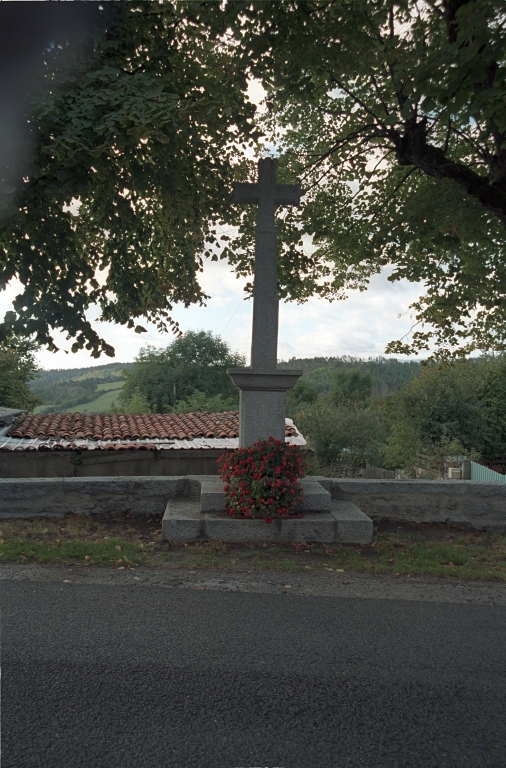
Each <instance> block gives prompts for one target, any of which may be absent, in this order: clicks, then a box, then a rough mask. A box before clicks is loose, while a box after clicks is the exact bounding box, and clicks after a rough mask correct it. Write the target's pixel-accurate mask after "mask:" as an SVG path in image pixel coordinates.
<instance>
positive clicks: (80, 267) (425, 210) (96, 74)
mask: <svg viewBox="0 0 506 768" xmlns="http://www.w3.org/2000/svg"><path fill="white" fill-rule="evenodd" d="M100 9H101V10H100V13H99V14H97V20H96V22H95V27H94V28H93V29H92V30H91V31H88V32H87V34H86V37H85V39H83V41H82V45H81V46H77V47H75V50H74V49H73V50H74V53H73V55H72V56H71V55H69V54H68V51H67V47H66V43H65V40H63V39H62V40H61V42H58V40H57V41H56V42H57V44H55V45H54V46H53V47H52V48H51V49H50V50H47V51H46V52H45V60H46V75H45V83H46V87H45V91H44V93H43V94H42V95H41V97H40V98H39V100H38V101H37V102H36V103H35V104H34V105H33V106H32V108H31V111H30V114H29V115H28V117H29V119H30V125H31V126H32V139H33V141H34V142H35V147H36V152H35V163H34V165H33V168H32V170H31V172H30V174H29V175H28V176H26V177H25V178H24V181H23V182H22V183H20V184H18V185H17V186H15V187H13V189H12V190H11V193H12V194H11V201H10V209H9V210H10V215H9V216H8V217H6V218H5V219H4V221H3V223H1V224H0V227H1V228H0V285H2V286H5V285H6V284H7V283H8V282H9V281H11V280H12V279H13V278H14V277H17V278H18V279H19V280H20V281H21V283H22V285H23V292H22V293H21V294H20V295H19V296H18V297H17V298H16V300H15V304H14V311H13V312H11V313H8V314H7V315H6V318H5V321H4V323H3V324H2V325H1V326H0V333H2V334H3V336H4V337H7V336H8V334H9V333H12V332H16V333H24V334H28V335H29V334H35V336H36V338H37V340H38V341H39V342H41V343H44V344H48V345H49V346H50V347H51V345H54V340H53V335H52V329H54V328H58V329H61V330H63V331H65V332H67V333H68V335H69V337H70V338H73V339H75V342H74V346H73V349H79V348H82V347H86V348H87V349H89V350H90V351H91V353H92V354H93V355H95V356H98V355H99V354H100V353H101V352H102V351H104V352H106V353H107V354H113V350H112V348H111V347H110V346H109V345H108V344H107V343H106V342H105V341H104V340H103V339H101V338H100V337H99V335H98V334H97V333H96V331H95V330H94V329H93V328H92V326H91V324H90V322H89V320H88V319H87V317H86V314H85V313H86V311H87V310H88V309H89V308H90V307H91V306H92V305H98V307H99V309H100V313H101V314H100V319H102V320H106V321H113V322H117V323H124V324H127V325H129V326H131V327H134V326H135V325H136V321H135V318H140V317H144V318H146V319H147V320H150V321H153V322H155V323H157V324H158V326H159V328H161V329H165V328H168V327H171V326H172V327H177V326H176V324H175V323H174V321H173V320H172V319H171V310H172V307H173V305H174V303H176V302H180V303H182V304H184V305H185V306H188V305H189V304H190V303H192V302H201V301H203V300H204V299H205V296H204V294H203V291H202V289H201V287H200V285H199V282H198V272H199V270H200V269H201V266H202V256H203V254H205V253H210V245H211V243H214V242H215V225H216V223H217V222H224V223H229V224H234V223H236V224H239V225H240V233H239V236H238V238H236V239H235V240H234V241H233V243H232V244H231V245H230V247H226V248H225V249H224V250H223V252H222V256H223V257H224V258H228V259H229V261H230V263H231V264H232V265H233V266H234V268H235V269H236V271H237V273H238V274H241V275H251V274H252V265H253V233H252V229H253V221H254V211H253V210H246V209H244V207H242V208H241V209H240V210H235V209H234V208H233V206H232V205H231V183H232V181H233V179H235V178H245V176H246V174H247V171H246V167H247V162H246V161H245V159H244V156H243V155H242V149H241V147H242V146H243V145H244V143H245V142H247V141H250V140H251V141H254V140H256V139H257V138H258V137H259V131H260V130H262V131H263V132H264V140H265V141H266V142H268V146H270V147H275V152H276V153H279V156H280V177H281V180H284V181H294V180H295V179H296V178H301V180H302V183H303V191H304V198H303V205H302V206H301V208H300V209H299V210H293V209H290V211H289V212H286V211H285V210H283V209H281V210H280V212H279V215H278V223H279V232H280V250H281V258H280V260H279V269H278V286H279V296H280V298H283V299H287V300H295V301H305V300H306V299H307V298H309V297H310V296H311V295H315V294H316V295H319V296H322V297H326V298H329V299H333V298H343V297H344V296H345V294H346V291H347V290H348V289H350V288H360V289H364V288H365V287H366V285H367V281H368V279H369V278H370V276H371V275H372V274H374V273H375V272H378V271H379V270H381V269H382V268H384V267H387V266H389V267H390V269H391V274H390V279H391V280H399V279H402V278H407V279H408V280H411V281H421V282H422V283H423V284H424V285H425V286H426V293H425V296H424V297H422V298H421V299H420V301H419V302H417V303H416V304H415V305H414V306H413V308H412V309H413V314H414V323H415V324H418V327H417V328H416V329H415V330H414V333H413V334H412V336H411V338H409V339H407V340H400V341H397V342H394V343H391V344H390V346H389V351H396V352H401V353H409V352H413V351H417V350H423V349H426V348H428V347H429V343H430V340H431V334H432V335H433V336H434V337H435V339H436V341H437V343H438V344H439V346H440V347H441V348H442V349H443V350H445V349H446V350H452V349H455V348H460V349H461V350H462V351H463V352H464V353H467V352H470V351H472V350H473V349H476V348H478V349H482V350H486V349H504V348H506V268H505V245H506V52H505V48H506V46H505V20H504V9H503V3H502V2H501V0H399V1H398V2H395V3H394V2H392V1H391V0H284V1H283V2H265V1H264V0H227V1H226V2H224V3H209V2H176V0H167V2H164V3H161V4H158V3H156V4H155V3H150V2H145V1H144V0H140V2H132V3H104V4H103V6H102V5H101V6H100ZM62 62H63V63H62ZM250 76H252V77H256V78H259V79H260V80H261V81H262V83H263V84H264V86H265V88H266V89H267V92H268V98H267V105H268V109H269V112H268V114H267V116H266V117H265V118H262V120H261V121H260V122H259V121H258V120H257V121H256V124H255V121H254V112H255V110H254V107H253V105H252V104H250V103H249V102H248V100H247V98H246V88H247V79H248V77H250ZM259 151H261V146H260V147H259ZM251 168H253V164H251ZM304 234H307V235H310V236H311V237H312V239H313V243H314V245H315V246H316V250H315V251H314V252H309V251H308V249H307V247H306V245H305V244H304V241H303V239H302V236H303V235H304ZM214 257H216V256H214ZM424 324H425V325H424ZM432 328H433V329H435V330H434V331H433V330H432ZM136 330H138V331H142V326H140V325H138V326H136Z"/></svg>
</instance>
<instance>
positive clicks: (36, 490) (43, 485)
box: [0, 477, 63, 504]
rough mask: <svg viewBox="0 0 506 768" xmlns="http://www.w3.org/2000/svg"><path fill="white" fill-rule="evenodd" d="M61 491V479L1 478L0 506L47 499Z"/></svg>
mask: <svg viewBox="0 0 506 768" xmlns="http://www.w3.org/2000/svg"><path fill="white" fill-rule="evenodd" d="M62 490H63V479H62V478H61V477H44V478H38V477H27V478H23V479H19V480H18V479H17V478H11V477H9V478H2V479H1V480H0V500H1V502H2V504H4V503H5V502H8V501H22V500H24V499H27V500H34V499H36V498H41V499H42V498H44V497H46V498H47V497H49V496H51V494H54V493H61V492H62Z"/></svg>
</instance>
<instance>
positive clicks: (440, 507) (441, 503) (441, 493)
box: [318, 477, 506, 530]
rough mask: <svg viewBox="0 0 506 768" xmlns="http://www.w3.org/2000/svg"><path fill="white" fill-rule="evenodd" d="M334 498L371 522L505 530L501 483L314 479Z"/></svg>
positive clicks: (504, 494) (505, 504) (505, 493)
mask: <svg viewBox="0 0 506 768" xmlns="http://www.w3.org/2000/svg"><path fill="white" fill-rule="evenodd" d="M318 480H319V481H320V482H321V484H322V485H323V486H324V487H325V488H326V489H327V490H328V491H330V494H331V496H332V498H333V499H342V500H344V501H351V502H353V504H356V505H357V507H359V508H360V509H361V510H362V512H364V513H365V514H366V515H368V516H369V517H371V518H372V519H373V520H374V519H390V520H399V521H403V522H417V523H455V524H456V525H469V526H471V527H472V528H476V529H478V530H484V529H485V530H506V483H482V482H475V481H470V480H405V481H403V480H354V479H349V480H348V479H340V478H323V477H322V478H320V477H319V478H318Z"/></svg>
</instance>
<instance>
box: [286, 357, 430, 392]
mask: <svg viewBox="0 0 506 768" xmlns="http://www.w3.org/2000/svg"><path fill="white" fill-rule="evenodd" d="M278 367H279V368H284V369H287V368H298V369H299V370H301V369H302V370H303V371H304V375H303V378H304V379H305V380H306V381H308V382H311V384H314V386H315V387H316V388H317V390H318V392H319V393H320V394H321V395H323V394H325V393H326V392H329V391H330V389H331V387H332V377H333V373H334V371H335V370H336V369H337V368H360V370H361V371H366V372H368V373H370V374H371V377H372V381H373V392H375V393H376V394H378V395H381V396H382V397H384V396H385V395H389V394H391V393H392V392H395V391H396V390H397V389H400V388H401V387H403V386H404V384H407V383H408V381H410V380H411V379H412V378H413V376H416V375H417V373H419V371H420V364H419V363H418V362H416V361H414V360H408V361H406V362H404V361H402V360H396V359H395V358H386V357H369V358H367V359H365V358H361V357H350V356H348V355H345V356H343V357H292V358H290V360H282V361H280V362H279V363H278Z"/></svg>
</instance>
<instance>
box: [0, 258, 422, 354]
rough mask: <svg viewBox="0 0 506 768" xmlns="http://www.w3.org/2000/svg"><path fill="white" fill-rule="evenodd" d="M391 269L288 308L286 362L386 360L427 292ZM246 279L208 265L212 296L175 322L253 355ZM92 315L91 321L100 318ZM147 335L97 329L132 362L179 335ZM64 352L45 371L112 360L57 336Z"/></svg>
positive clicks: (283, 336) (0, 308)
mask: <svg viewBox="0 0 506 768" xmlns="http://www.w3.org/2000/svg"><path fill="white" fill-rule="evenodd" d="M387 276H388V272H387V271H384V272H382V273H381V274H379V275H375V276H373V278H372V279H371V283H370V287H369V289H368V290H367V291H364V292H360V291H350V292H349V294H348V298H347V299H346V300H344V301H336V302H332V303H329V302H328V301H325V300H322V299H317V298H313V299H310V300H309V301H308V302H307V303H306V304H294V303H283V302H282V303H281V304H280V313H279V342H278V358H279V359H280V360H288V359H289V358H290V357H317V356H324V357H330V356H340V355H352V356H355V357H375V356H377V355H383V354H384V350H385V346H386V344H387V343H388V342H389V341H391V340H392V339H397V338H400V337H401V336H403V335H404V334H406V333H407V332H408V331H409V329H410V327H411V324H412V320H411V319H410V312H409V310H408V307H409V305H410V304H411V303H412V302H413V301H415V300H416V299H417V298H418V296H419V294H420V286H419V285H417V284H414V283H408V282H406V281H402V282H398V283H390V282H388V280H387ZM245 282H246V280H243V279H237V278H236V277H235V275H234V274H233V272H232V271H231V269H230V267H229V266H228V264H227V263H226V262H223V261H222V262H212V261H208V262H206V263H205V265H204V272H203V273H202V276H201V284H202V287H203V289H204V291H205V293H207V294H208V295H209V296H210V297H211V298H210V299H209V301H208V302H207V306H205V307H190V308H188V309H185V308H184V307H182V306H177V305H176V307H175V310H174V313H173V317H174V318H175V319H176V320H178V322H179V324H180V326H181V330H182V331H190V330H192V331H200V330H204V331H212V332H213V333H215V334H217V335H219V336H221V337H222V338H223V339H224V340H225V341H227V342H228V344H229V345H230V347H231V349H232V350H233V351H238V352H241V353H242V354H244V355H245V356H246V358H248V357H249V352H250V345H251V319H252V302H251V301H250V300H248V301H245V300H244V293H243V286H244V284H245ZM20 288H21V286H20V284H17V285H16V284H13V285H11V286H9V287H8V288H7V289H6V290H5V291H4V292H2V293H0V315H2V316H3V314H4V313H5V312H6V311H7V310H8V309H10V307H11V301H12V299H13V297H14V296H15V295H16V293H18V292H19V290H20ZM97 315H98V311H96V310H95V311H93V310H91V311H90V312H89V313H88V317H89V319H91V320H92V319H94V318H95V317H97ZM141 322H142V323H143V325H144V327H145V328H147V331H148V332H147V333H142V334H137V333H135V332H134V331H133V330H129V329H128V328H125V327H123V326H119V325H114V324H112V323H98V322H95V323H94V325H95V327H96V329H97V331H98V333H100V334H102V335H103V336H104V337H105V339H106V340H107V341H108V342H109V343H110V344H112V345H113V347H114V348H115V349H116V357H115V358H114V360H116V361H118V362H122V363H123V362H130V361H132V360H133V359H134V358H135V356H136V355H137V353H138V352H139V350H140V349H141V347H143V346H144V345H145V344H147V343H148V344H152V345H154V346H156V347H164V346H166V345H167V344H169V343H170V341H172V340H173V338H174V336H173V335H172V334H161V333H159V332H158V331H157V330H156V328H155V327H154V326H152V325H150V324H146V323H145V322H144V321H141ZM56 340H57V344H58V345H61V351H60V352H57V353H51V352H47V351H41V352H40V353H39V355H38V360H39V364H40V365H41V366H42V367H43V368H45V369H48V368H79V367H85V366H88V365H103V364H104V363H108V362H112V360H111V358H106V357H104V356H103V357H101V358H100V359H99V360H95V359H94V358H92V357H90V355H89V352H87V351H81V352H78V353H76V354H73V353H71V352H68V353H66V352H65V351H64V350H65V349H66V350H70V347H71V344H72V341H67V340H66V339H65V336H64V335H63V334H56Z"/></svg>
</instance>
